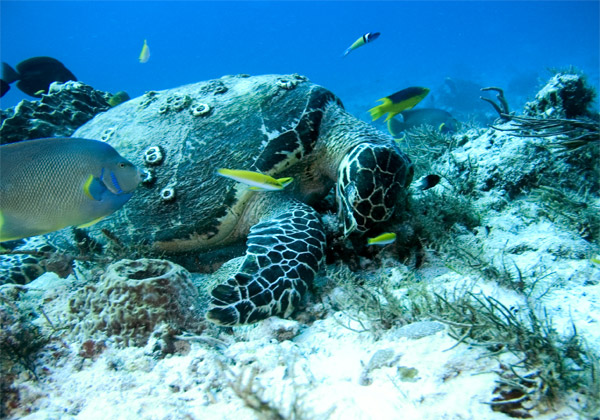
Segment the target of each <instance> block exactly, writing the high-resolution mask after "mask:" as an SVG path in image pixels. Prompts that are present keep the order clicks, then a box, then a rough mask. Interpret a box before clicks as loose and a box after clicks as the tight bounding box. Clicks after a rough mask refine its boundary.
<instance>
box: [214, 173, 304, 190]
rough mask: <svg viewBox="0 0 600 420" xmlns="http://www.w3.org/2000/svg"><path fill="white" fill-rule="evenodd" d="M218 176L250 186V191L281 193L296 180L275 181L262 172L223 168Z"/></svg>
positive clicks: (283, 179)
mask: <svg viewBox="0 0 600 420" xmlns="http://www.w3.org/2000/svg"><path fill="white" fill-rule="evenodd" d="M217 174H218V175H221V176H224V177H225V178H230V179H233V180H235V181H237V182H241V183H242V184H246V185H250V189H251V190H255V191H281V190H283V189H284V188H285V187H286V186H288V185H289V184H290V183H291V182H292V181H293V180H294V179H293V178H279V179H275V178H273V177H272V176H269V175H265V174H261V173H260V172H252V171H243V170H238V169H223V168H221V169H217Z"/></svg>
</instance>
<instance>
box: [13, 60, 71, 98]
mask: <svg viewBox="0 0 600 420" xmlns="http://www.w3.org/2000/svg"><path fill="white" fill-rule="evenodd" d="M2 80H3V82H4V83H3V85H4V84H5V83H6V84H11V83H13V82H14V81H17V80H18V81H17V87H18V88H19V89H20V90H21V91H23V92H24V93H26V94H28V95H30V96H35V97H39V96H41V94H42V93H48V88H49V87H50V84H51V83H53V82H66V81H69V80H75V81H76V80H77V78H76V77H75V75H74V74H73V73H71V72H70V71H69V70H68V69H67V68H66V67H65V66H64V65H63V63H61V62H60V61H58V60H56V59H55V58H52V57H32V58H29V59H27V60H25V61H21V62H20V63H19V64H17V70H16V71H15V70H14V69H13V68H12V67H10V66H9V65H8V64H6V63H2ZM7 91H8V89H6V90H5V89H4V87H2V95H4V94H5V93H6V92H7Z"/></svg>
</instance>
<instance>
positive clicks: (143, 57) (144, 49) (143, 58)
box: [139, 39, 150, 63]
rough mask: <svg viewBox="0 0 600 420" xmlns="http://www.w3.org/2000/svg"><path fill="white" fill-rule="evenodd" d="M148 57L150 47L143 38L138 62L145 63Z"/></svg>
mask: <svg viewBox="0 0 600 420" xmlns="http://www.w3.org/2000/svg"><path fill="white" fill-rule="evenodd" d="M149 59H150V48H149V47H148V42H146V40H145V39H144V46H143V47H142V52H140V58H139V60H140V63H147V62H148V60H149Z"/></svg>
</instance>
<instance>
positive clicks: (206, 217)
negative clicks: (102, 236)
mask: <svg viewBox="0 0 600 420" xmlns="http://www.w3.org/2000/svg"><path fill="white" fill-rule="evenodd" d="M331 101H337V102H338V103H339V100H338V99H337V98H336V97H335V96H334V95H333V94H332V93H331V92H330V91H328V90H326V89H325V88H323V87H321V86H318V85H315V84H312V83H310V82H308V80H307V79H306V78H305V77H302V76H299V75H288V76H280V75H264V76H255V77H248V76H245V75H239V76H226V77H223V78H220V79H216V80H211V81H206V82H200V83H195V84H190V85H186V86H182V87H179V88H176V89H169V90H164V91H159V92H147V93H146V94H144V95H142V96H141V97H138V98H135V99H132V100H129V101H127V102H125V103H123V104H121V105H119V106H117V107H115V108H113V109H111V110H109V111H107V112H105V113H103V114H99V115H97V116H96V117H95V118H94V119H92V120H91V121H89V122H88V123H86V124H85V125H83V126H82V127H80V128H79V129H78V130H77V131H76V132H75V133H74V134H73V136H74V137H83V138H90V139H98V140H103V141H106V142H108V143H110V144H111V145H112V146H113V147H115V148H116V149H117V150H118V151H119V153H120V154H121V155H122V156H124V157H126V158H127V159H129V160H130V161H131V162H133V163H134V164H135V165H136V166H138V168H141V169H142V170H143V171H144V172H145V176H144V181H143V182H142V184H141V185H140V187H139V188H138V190H137V191H136V192H135V194H134V196H133V198H132V199H131V200H130V201H129V202H128V203H127V204H126V205H125V206H124V207H123V208H122V209H121V210H119V211H117V212H116V213H114V214H113V215H111V216H110V217H108V218H106V219H105V220H103V221H101V222H99V223H97V224H96V225H94V226H92V227H91V228H90V233H91V235H92V236H98V235H99V232H100V230H101V229H105V230H109V231H110V232H111V233H113V234H114V235H115V236H116V237H117V238H118V239H119V240H120V241H122V242H124V243H134V244H147V245H149V246H150V247H151V248H153V249H155V250H157V251H159V252H169V253H170V252H186V251H192V250H196V249H203V248H210V247H212V246H215V245H222V244H225V243H227V242H233V241H235V240H238V239H239V237H240V236H241V235H242V234H238V235H237V237H236V234H235V232H236V231H238V230H240V227H239V226H238V222H239V219H240V217H241V215H242V214H243V212H244V209H245V206H246V205H247V203H248V201H249V200H251V199H252V197H253V194H256V193H255V192H253V191H250V190H248V188H247V187H245V186H242V185H241V184H238V183H236V182H234V181H231V180H228V179H225V178H222V177H219V176H215V171H216V169H218V168H229V169H244V170H250V171H260V172H263V173H266V174H269V175H271V176H274V177H283V176H289V175H290V174H297V173H300V172H301V171H299V170H298V168H299V167H301V165H302V164H303V163H302V162H303V160H304V159H305V158H306V156H307V155H309V154H310V153H311V151H312V150H313V149H314V147H315V145H316V142H317V141H318V133H319V131H318V129H319V125H320V123H321V119H322V116H323V109H324V108H325V105H326V104H327V103H329V102H331ZM340 105H341V103H340ZM294 168H295V169H294ZM295 182H301V180H298V181H295ZM249 227H250V226H247V228H249Z"/></svg>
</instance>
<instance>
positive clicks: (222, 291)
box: [206, 193, 325, 325]
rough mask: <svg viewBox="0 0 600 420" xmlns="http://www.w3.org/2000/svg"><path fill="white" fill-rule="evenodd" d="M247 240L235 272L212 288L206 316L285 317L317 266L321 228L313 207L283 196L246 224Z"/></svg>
mask: <svg viewBox="0 0 600 420" xmlns="http://www.w3.org/2000/svg"><path fill="white" fill-rule="evenodd" d="M271 194H273V193H271ZM247 245H248V249H247V251H246V257H245V258H244V261H243V263H242V265H241V267H240V269H239V271H238V272H237V273H236V274H234V275H233V276H231V277H230V278H229V279H228V280H227V281H226V282H225V283H224V284H221V285H219V286H217V287H215V288H214V289H213V290H212V292H211V308H210V310H209V311H208V313H207V315H206V317H207V318H208V319H209V320H211V321H213V322H214V323H216V324H220V325H237V324H249V323H252V322H256V321H260V320H262V319H266V318H268V317H270V316H274V315H277V316H281V317H287V316H289V315H290V314H291V313H292V312H293V311H294V309H296V308H297V307H298V305H299V303H300V300H301V298H302V296H303V295H304V293H305V292H306V291H307V289H308V288H309V287H311V285H312V281H313V279H314V277H315V275H316V274H317V272H318V271H319V268H320V266H321V262H322V261H323V256H324V251H325V232H324V228H323V225H322V223H321V220H320V219H319V216H318V214H317V213H316V212H315V211H314V210H313V209H312V208H310V207H309V206H307V205H305V204H303V203H300V202H298V201H294V200H292V201H289V200H287V201H286V202H282V203H281V205H278V206H277V209H273V207H271V211H269V213H268V214H267V215H265V216H264V217H263V218H262V219H261V220H260V222H259V223H257V224H256V225H254V226H253V227H252V228H251V229H250V234H249V235H248V240H247Z"/></svg>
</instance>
